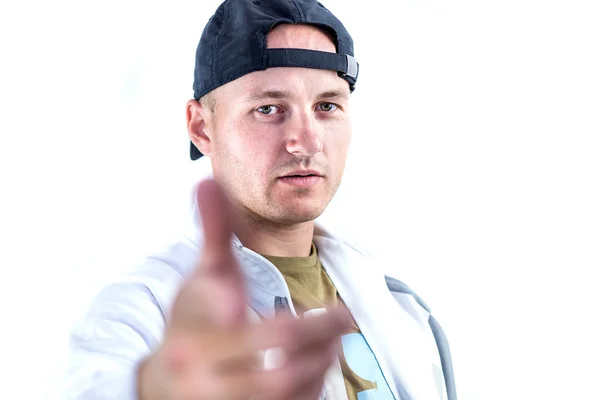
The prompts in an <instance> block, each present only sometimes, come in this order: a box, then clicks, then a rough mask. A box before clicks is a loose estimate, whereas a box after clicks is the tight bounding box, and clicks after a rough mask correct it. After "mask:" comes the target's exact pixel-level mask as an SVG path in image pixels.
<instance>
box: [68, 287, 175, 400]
mask: <svg viewBox="0 0 600 400" xmlns="http://www.w3.org/2000/svg"><path fill="white" fill-rule="evenodd" d="M164 325H165V322H164V314H163V312H162V310H161V308H160V306H159V304H158V302H157V301H156V298H155V297H154V295H153V294H152V292H151V291H150V290H149V289H148V287H147V286H146V285H144V284H143V283H141V282H139V281H138V282H136V281H131V282H121V283H114V284H111V285H109V286H107V287H105V288H104V289H103V290H102V291H101V292H100V293H99V294H98V295H97V296H96V297H95V298H94V299H93V301H92V302H91V305H90V307H89V308H88V309H87V312H86V313H85V314H84V315H83V317H82V318H81V319H80V320H79V321H78V322H77V323H76V324H75V326H74V329H73V330H72V333H71V336H70V359H69V363H68V367H67V371H66V374H65V380H64V382H63V384H62V387H61V395H62V396H61V398H62V399H65V400H101V399H102V400H111V399H115V400H117V399H118V400H136V399H137V398H138V396H137V366H138V364H139V362H140V361H141V360H142V359H143V358H144V357H145V356H147V355H148V354H149V353H150V352H151V351H152V350H153V349H154V348H155V347H156V346H157V345H158V344H159V343H160V341H161V340H162V335H163V330H164Z"/></svg>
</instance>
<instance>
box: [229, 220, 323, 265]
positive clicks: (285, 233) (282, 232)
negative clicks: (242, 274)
mask: <svg viewBox="0 0 600 400" xmlns="http://www.w3.org/2000/svg"><path fill="white" fill-rule="evenodd" d="M235 216H236V218H233V220H234V221H232V222H233V232H234V233H235V235H236V236H237V237H238V239H239V240H240V241H241V242H242V244H243V245H244V246H245V247H247V248H249V249H250V250H252V251H255V252H256V253H259V254H263V255H269V256H277V257H308V256H309V255H310V250H311V245H312V240H313V233H314V227H315V225H314V221H308V222H302V223H297V224H279V223H274V222H271V221H267V220H265V219H262V218H259V217H257V216H251V215H249V214H248V213H245V212H240V211H239V210H238V211H237V212H236V213H235Z"/></svg>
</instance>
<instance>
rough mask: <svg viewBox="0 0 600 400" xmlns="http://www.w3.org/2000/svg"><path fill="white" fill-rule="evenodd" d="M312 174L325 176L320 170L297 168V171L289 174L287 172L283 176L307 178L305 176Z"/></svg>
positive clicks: (320, 176)
mask: <svg viewBox="0 0 600 400" xmlns="http://www.w3.org/2000/svg"><path fill="white" fill-rule="evenodd" d="M310 176H315V177H319V178H322V177H323V175H322V174H321V173H319V171H314V170H297V171H292V172H290V173H288V174H285V175H283V176H282V177H281V178H305V177H310Z"/></svg>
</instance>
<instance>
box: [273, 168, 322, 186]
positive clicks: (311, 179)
mask: <svg viewBox="0 0 600 400" xmlns="http://www.w3.org/2000/svg"><path fill="white" fill-rule="evenodd" d="M323 178H324V176H323V175H322V174H321V173H320V172H319V171H314V170H296V171H292V172H289V173H287V174H285V175H283V176H281V177H279V181H280V182H282V183H284V184H286V185H290V186H292V187H296V188H301V189H308V188H311V187H313V186H315V185H316V184H318V183H319V182H321V180H322V179H323Z"/></svg>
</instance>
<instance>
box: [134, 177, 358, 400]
mask: <svg viewBox="0 0 600 400" xmlns="http://www.w3.org/2000/svg"><path fill="white" fill-rule="evenodd" d="M198 205H199V208H200V214H201V218H202V225H203V226H204V246H203V248H202V254H201V256H200V260H199V262H198V266H197V268H196V270H195V271H194V272H193V273H192V274H191V276H190V277H189V278H188V279H187V280H186V281H185V282H184V284H183V285H182V286H181V288H180V291H179V293H178V295H177V297H176V299H175V302H174V303H173V308H172V312H171V316H170V319H169V321H168V322H167V326H166V332H165V337H164V340H163V343H162V344H161V345H160V346H159V347H158V348H157V349H156V351H155V352H154V353H153V354H152V355H151V356H150V357H148V358H147V359H146V360H144V361H143V362H142V364H141V366H140V369H139V379H138V389H139V394H140V396H139V397H140V399H141V400H155V399H156V400H159V399H160V400H188V399H209V400H219V399H227V400H232V399H250V398H260V399H272V400H283V399H286V400H287V399H294V400H296V399H299V400H317V399H318V398H319V395H320V392H321V388H322V386H323V381H324V376H325V373H326V372H327V369H328V367H329V366H330V365H331V363H332V362H333V361H334V359H335V357H336V356H337V352H338V346H339V343H338V342H339V341H338V339H339V337H340V335H342V334H344V333H346V332H347V331H348V330H349V329H350V328H351V326H352V320H351V317H350V316H349V313H348V312H347V311H346V310H344V309H336V310H331V311H330V312H328V313H326V314H324V315H321V316H316V317H311V318H307V319H297V318H292V317H290V316H282V317H277V318H275V319H273V320H269V321H267V322H264V323H260V324H255V323H250V322H249V321H247V314H246V313H247V307H248V305H247V292H246V285H245V281H244V275H243V273H242V271H241V269H240V267H239V265H238V264H237V262H236V260H235V257H234V255H233V252H232V247H231V246H232V243H231V239H232V232H231V220H230V218H231V216H230V215H231V214H230V213H229V206H228V202H227V200H226V198H225V196H224V194H223V192H222V191H221V189H220V188H219V186H218V185H217V184H216V183H215V182H214V181H211V180H209V181H204V182H202V183H201V184H200V185H199V187H198ZM273 348H277V349H280V350H281V352H282V353H283V355H284V357H283V360H282V361H283V362H282V363H281V365H277V366H276V368H274V369H269V370H267V369H265V368H263V366H264V359H263V358H262V357H261V356H260V354H262V353H261V351H263V350H267V349H273Z"/></svg>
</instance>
